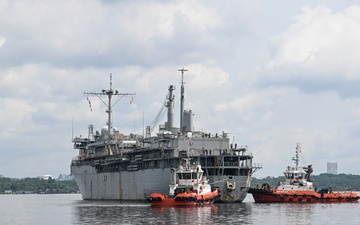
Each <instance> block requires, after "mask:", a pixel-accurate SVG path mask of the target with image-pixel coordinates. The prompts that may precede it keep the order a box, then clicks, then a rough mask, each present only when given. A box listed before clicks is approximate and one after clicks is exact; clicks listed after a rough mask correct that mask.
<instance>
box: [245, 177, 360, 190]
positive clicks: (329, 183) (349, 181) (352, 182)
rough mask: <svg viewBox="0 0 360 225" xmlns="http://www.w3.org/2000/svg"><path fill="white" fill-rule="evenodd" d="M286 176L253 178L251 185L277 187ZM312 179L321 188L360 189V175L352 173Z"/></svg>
mask: <svg viewBox="0 0 360 225" xmlns="http://www.w3.org/2000/svg"><path fill="white" fill-rule="evenodd" d="M284 180H285V177H284V176H279V177H269V176H268V177H266V178H262V179H257V178H252V181H251V186H252V187H255V186H257V185H258V186H259V187H261V186H262V184H264V183H267V184H269V185H270V186H271V187H276V186H277V185H278V184H279V182H280V181H284ZM311 181H312V182H314V185H315V187H316V188H317V189H318V190H320V189H326V188H330V187H331V188H332V190H334V191H360V175H352V174H328V173H322V174H320V175H312V176H311Z"/></svg>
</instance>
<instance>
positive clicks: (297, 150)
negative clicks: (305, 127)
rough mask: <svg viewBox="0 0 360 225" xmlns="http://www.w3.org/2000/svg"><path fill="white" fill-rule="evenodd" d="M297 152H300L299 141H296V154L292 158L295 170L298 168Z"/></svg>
mask: <svg viewBox="0 0 360 225" xmlns="http://www.w3.org/2000/svg"><path fill="white" fill-rule="evenodd" d="M299 153H301V146H300V143H297V144H296V154H295V157H293V158H292V160H293V161H295V170H298V166H299Z"/></svg>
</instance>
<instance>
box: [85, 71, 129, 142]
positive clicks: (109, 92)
mask: <svg viewBox="0 0 360 225" xmlns="http://www.w3.org/2000/svg"><path fill="white" fill-rule="evenodd" d="M84 95H95V96H96V97H98V98H99V99H100V101H102V102H103V103H104V105H105V106H106V107H107V110H106V113H107V114H108V120H107V122H106V125H107V126H108V135H109V137H108V138H109V139H110V137H111V135H110V134H111V128H112V127H113V122H112V108H113V107H114V106H115V105H116V103H118V101H120V99H121V98H122V97H124V96H135V95H136V94H135V93H119V92H118V91H117V90H113V88H112V74H111V73H110V88H109V89H107V90H105V89H103V90H102V92H84ZM105 95H106V96H107V97H108V102H105V101H104V100H103V99H102V98H101V96H105ZM113 95H115V96H116V95H117V96H120V98H119V99H118V100H117V101H116V102H115V103H114V104H112V103H111V98H112V96H113Z"/></svg>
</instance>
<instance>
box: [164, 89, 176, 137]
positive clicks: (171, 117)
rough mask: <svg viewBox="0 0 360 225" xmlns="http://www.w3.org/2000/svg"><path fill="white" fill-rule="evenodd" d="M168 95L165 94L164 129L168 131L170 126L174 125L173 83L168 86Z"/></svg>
mask: <svg viewBox="0 0 360 225" xmlns="http://www.w3.org/2000/svg"><path fill="white" fill-rule="evenodd" d="M168 90H169V95H168V96H167V102H166V105H165V106H166V107H167V122H166V123H165V129H166V130H168V131H170V130H171V128H172V127H174V98H175V96H174V95H173V90H175V86H174V85H170V86H169V89H168Z"/></svg>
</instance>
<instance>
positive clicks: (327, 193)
mask: <svg viewBox="0 0 360 225" xmlns="http://www.w3.org/2000/svg"><path fill="white" fill-rule="evenodd" d="M299 153H301V150H300V145H299V144H297V147H296V156H295V157H294V158H293V160H294V161H295V167H292V168H291V167H290V166H288V167H287V170H286V171H285V172H284V175H285V181H283V182H280V183H279V185H278V186H277V187H276V188H270V186H269V185H268V184H266V183H265V184H263V185H262V186H261V187H255V188H250V189H249V191H248V192H249V193H251V194H252V196H253V198H254V200H255V202H259V203H269V202H279V203H281V202H284V203H317V202H323V203H335V202H358V199H359V196H358V195H357V194H356V193H355V192H333V190H332V188H329V189H321V190H319V191H316V188H315V186H314V183H313V182H312V181H311V179H310V175H311V173H312V172H313V168H312V165H308V166H307V167H298V163H299Z"/></svg>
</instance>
